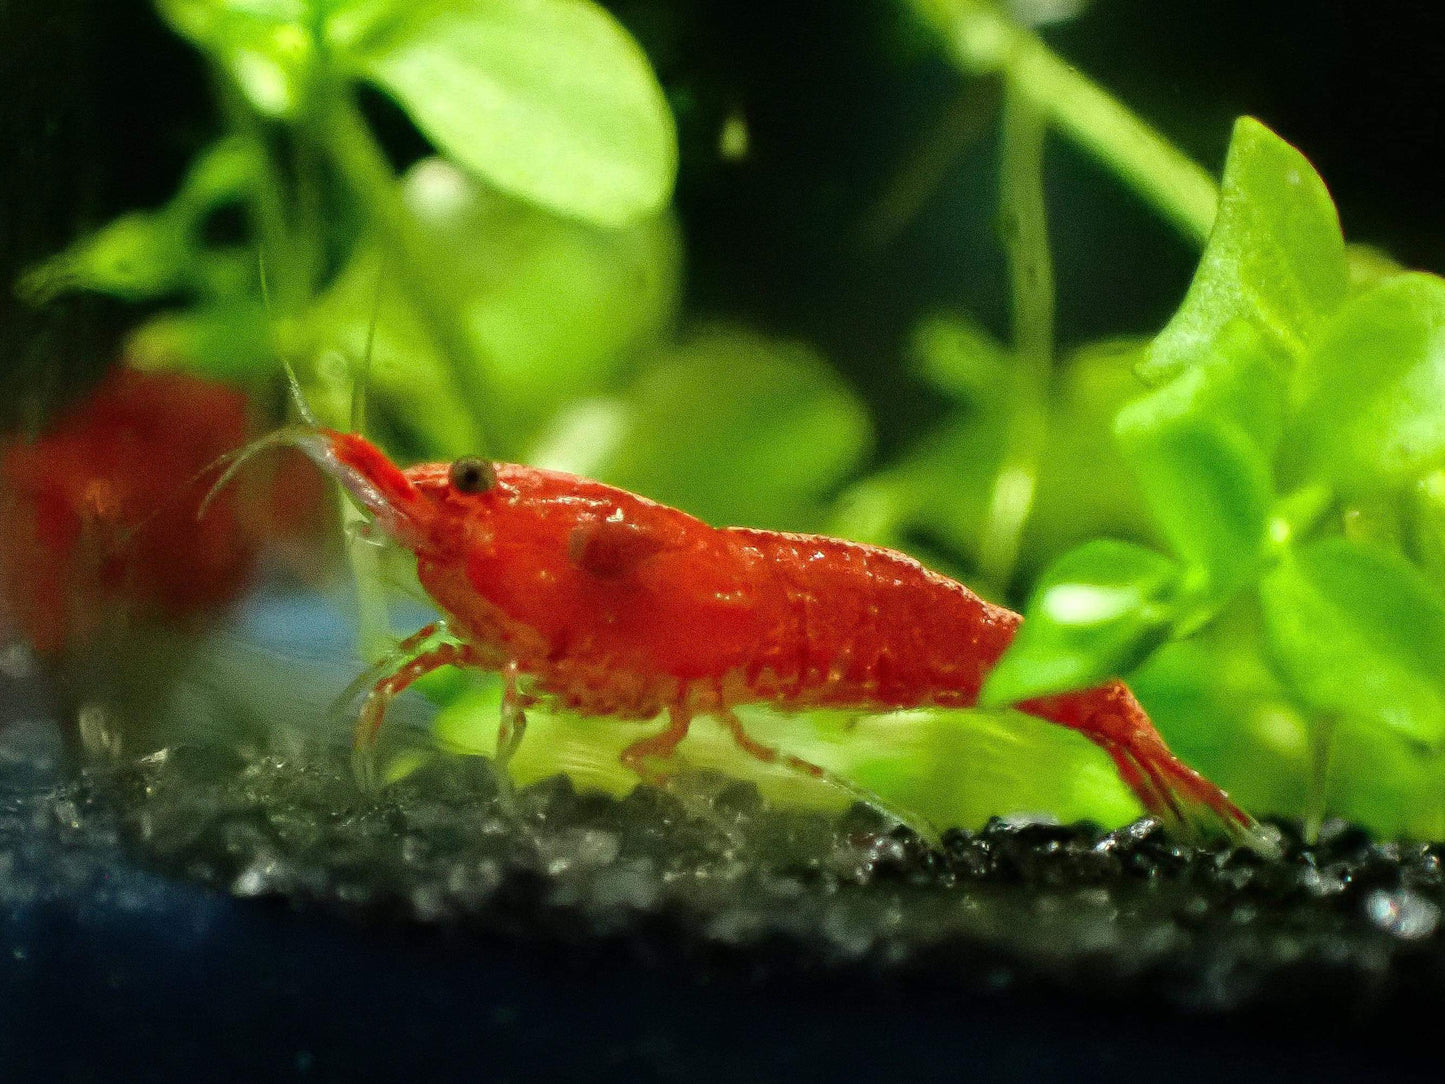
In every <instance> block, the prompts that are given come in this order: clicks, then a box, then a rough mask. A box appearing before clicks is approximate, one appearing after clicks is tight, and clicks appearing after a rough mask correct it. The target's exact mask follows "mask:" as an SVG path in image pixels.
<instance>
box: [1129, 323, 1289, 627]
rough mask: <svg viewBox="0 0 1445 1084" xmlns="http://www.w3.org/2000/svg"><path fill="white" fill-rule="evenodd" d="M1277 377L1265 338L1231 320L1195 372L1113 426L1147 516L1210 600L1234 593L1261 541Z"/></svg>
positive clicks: (1280, 414)
mask: <svg viewBox="0 0 1445 1084" xmlns="http://www.w3.org/2000/svg"><path fill="white" fill-rule="evenodd" d="M1281 368H1282V367H1281V364H1280V362H1279V360H1278V359H1277V358H1276V357H1275V356H1274V355H1273V353H1272V352H1271V350H1270V348H1269V345H1268V344H1267V343H1266V341H1265V340H1264V339H1263V337H1262V336H1261V335H1260V334H1259V333H1258V332H1257V331H1255V330H1254V328H1253V327H1252V326H1251V325H1249V324H1246V323H1245V322H1244V321H1242V320H1235V321H1232V322H1231V323H1230V324H1228V325H1226V326H1225V327H1224V328H1223V329H1222V330H1221V332H1220V334H1219V336H1218V338H1217V339H1216V340H1215V342H1214V345H1213V347H1212V349H1211V350H1210V351H1209V352H1208V353H1207V354H1205V355H1204V356H1202V357H1201V358H1200V359H1199V362H1198V363H1197V364H1196V365H1194V366H1193V367H1191V368H1189V369H1186V370H1184V371H1183V372H1181V373H1180V374H1179V375H1178V376H1176V377H1175V378H1174V379H1173V380H1172V381H1170V382H1169V383H1168V384H1166V385H1164V386H1163V387H1162V388H1160V389H1158V390H1157V391H1155V392H1152V393H1150V394H1149V395H1146V396H1144V397H1142V398H1140V399H1138V400H1136V401H1134V402H1133V403H1130V404H1129V405H1128V406H1126V407H1125V408H1124V409H1123V410H1121V411H1120V412H1119V417H1118V419H1117V421H1116V423H1115V435H1116V436H1117V437H1118V440H1119V443H1120V447H1121V448H1122V449H1123V451H1124V454H1125V457H1126V459H1127V460H1128V462H1129V464H1130V466H1131V467H1132V468H1133V469H1134V472H1135V474H1136V475H1137V477H1138V478H1139V482H1140V485H1141V487H1142V489H1143V492H1144V498H1145V500H1146V501H1147V503H1148V505H1149V508H1150V511H1151V512H1152V513H1153V515H1154V518H1155V520H1156V521H1157V523H1158V524H1159V527H1160V529H1161V530H1162V531H1163V533H1164V536H1165V537H1166V538H1167V539H1168V540H1169V544H1170V545H1171V547H1172V548H1173V549H1174V552H1175V553H1177V554H1178V555H1179V556H1180V557H1181V558H1183V559H1184V561H1185V563H1186V564H1188V565H1189V566H1190V567H1191V569H1192V570H1194V572H1195V573H1196V576H1197V577H1198V578H1199V579H1200V581H1201V586H1202V587H1203V589H1204V591H1205V594H1206V595H1207V596H1208V597H1209V598H1211V599H1215V600H1217V599H1219V598H1221V597H1223V596H1225V595H1227V594H1228V593H1229V592H1230V591H1232V590H1233V589H1234V588H1235V587H1237V586H1238V584H1239V583H1240V582H1241V581H1242V579H1243V578H1244V577H1245V576H1246V574H1247V573H1248V571H1249V569H1250V568H1251V567H1252V566H1253V563H1254V561H1255V558H1256V555H1257V553H1258V550H1259V546H1260V543H1261V542H1262V541H1263V538H1264V533H1265V526H1266V523H1267V521H1268V517H1269V511H1270V506H1271V504H1272V502H1273V497H1274V486H1273V478H1272V471H1271V458H1272V455H1273V451H1274V448H1275V445H1276V444H1277V443H1278V440H1279V434H1280V429H1281V427H1282V424H1283V418H1284V410H1285V383H1284V377H1283V373H1282V371H1281Z"/></svg>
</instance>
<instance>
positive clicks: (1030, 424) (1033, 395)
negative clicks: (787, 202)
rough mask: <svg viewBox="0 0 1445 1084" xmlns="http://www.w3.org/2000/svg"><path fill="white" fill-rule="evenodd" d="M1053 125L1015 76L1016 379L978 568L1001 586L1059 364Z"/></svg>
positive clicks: (1028, 497)
mask: <svg viewBox="0 0 1445 1084" xmlns="http://www.w3.org/2000/svg"><path fill="white" fill-rule="evenodd" d="M1047 134H1048V125H1047V123H1046V121H1045V119H1044V115H1043V113H1041V112H1040V111H1039V110H1038V108H1037V107H1036V105H1035V103H1034V102H1033V100H1032V99H1031V98H1029V97H1028V96H1027V95H1026V94H1024V93H1022V92H1021V90H1020V89H1019V88H1018V87H1017V86H1015V84H1014V82H1013V81H1012V80H1010V81H1009V82H1008V86H1007V88H1006V90H1005V92H1004V104H1003V132H1002V150H1001V159H1002V164H1001V168H1000V172H999V212H1000V219H1001V229H1002V231H1003V238H1004V247H1005V249H1006V250H1007V255H1008V264H1009V275H1010V279H1011V286H1012V293H1013V337H1014V343H1013V353H1014V358H1015V364H1014V367H1013V378H1014V387H1013V394H1012V395H1010V396H1009V398H1008V403H1009V408H1008V409H1009V417H1008V421H1007V425H1006V428H1005V436H1004V449H1003V458H1002V460H1001V462H1000V465H999V471H998V475H997V477H996V478H995V479H994V485H993V493H992V494H991V495H990V497H989V508H988V517H987V519H986V521H985V525H984V530H983V537H982V538H981V539H980V541H979V570H980V571H981V572H982V573H983V575H984V576H985V577H986V578H987V580H988V581H989V582H990V583H992V584H994V585H995V587H996V588H997V589H998V590H1000V591H1005V590H1006V589H1007V588H1008V585H1009V582H1010V581H1011V580H1012V578H1013V573H1014V569H1015V567H1016V566H1017V564H1018V555H1019V547H1020V544H1021V542H1022V539H1023V532H1024V526H1025V524H1026V523H1027V522H1028V517H1029V512H1030V511H1031V510H1032V508H1033V503H1034V494H1035V492H1036V491H1037V489H1038V473H1039V460H1040V459H1041V458H1042V456H1043V449H1044V442H1045V441H1046V440H1047V439H1048V416H1049V408H1048V402H1049V391H1050V387H1049V386H1050V384H1051V382H1052V379H1053V367H1054V267H1053V259H1052V257H1051V255H1050V253H1049V233H1048V208H1047V206H1046V204H1045V199H1044V139H1045V136H1046V135H1047Z"/></svg>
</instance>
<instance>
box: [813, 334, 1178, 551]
mask: <svg viewBox="0 0 1445 1084" xmlns="http://www.w3.org/2000/svg"><path fill="white" fill-rule="evenodd" d="M920 337H921V335H920ZM1141 349H1142V343H1140V342H1138V341H1133V340H1114V341H1104V342H1099V343H1093V344H1089V345H1087V346H1084V347H1082V348H1080V349H1079V350H1078V351H1076V352H1074V353H1073V354H1071V355H1070V356H1069V357H1068V358H1066V359H1065V360H1064V362H1063V364H1061V365H1060V367H1059V375H1058V379H1057V382H1056V385H1055V388H1054V391H1053V394H1052V395H1051V396H1050V401H1049V425H1048V436H1047V441H1046V443H1045V447H1044V449H1043V454H1042V456H1041V457H1040V460H1039V472H1038V489H1037V491H1036V492H1035V495H1034V505H1033V511H1032V513H1031V514H1030V516H1029V520H1028V523H1027V524H1026V526H1025V529H1024V537H1023V540H1022V547H1021V550H1020V563H1021V567H1023V568H1024V569H1035V570H1036V569H1039V568H1040V567H1041V566H1042V565H1043V564H1045V563H1046V562H1048V561H1051V560H1053V559H1054V558H1055V557H1057V556H1058V555H1059V554H1060V553H1062V552H1063V551H1065V550H1066V549H1068V548H1069V547H1071V546H1075V545H1078V544H1079V543H1081V542H1083V541H1085V540H1086V539H1089V538H1094V537H1098V536H1100V535H1124V536H1129V537H1147V536H1148V534H1149V530H1150V525H1149V522H1148V518H1147V516H1146V515H1145V511H1144V508H1143V506H1142V505H1141V503H1140V500H1139V493H1138V490H1137V487H1136V486H1135V485H1134V480H1133V479H1132V478H1131V477H1130V475H1129V470H1128V468H1127V467H1126V466H1125V463H1124V460H1123V458H1122V457H1121V455H1120V454H1119V451H1118V449H1117V447H1116V446H1115V442H1114V441H1113V440H1112V438H1111V428H1112V425H1113V421H1114V416H1115V415H1116V414H1117V413H1118V411H1119V408H1120V406H1121V405H1123V404H1124V403H1126V402H1128V401H1129V400H1130V399H1131V398H1132V397H1134V396H1135V395H1137V394H1138V392H1139V390H1140V387H1141V385H1140V382H1139V378H1138V377H1137V376H1136V375H1135V373H1134V367H1135V362H1136V361H1137V359H1138V355H1139V352H1140V350H1141ZM979 396H980V398H979V399H978V400H975V401H974V402H972V403H971V404H970V406H969V407H967V408H965V409H961V410H958V411H956V412H955V413H954V414H952V415H951V416H950V417H948V418H947V419H946V420H945V421H944V422H943V423H942V424H940V425H939V426H938V427H937V428H935V429H933V430H931V431H929V432H927V433H925V434H923V435H922V436H921V437H920V438H919V439H918V440H917V442H916V443H915V444H914V445H913V446H912V447H910V448H909V449H907V451H906V452H905V453H904V454H903V455H902V456H901V457H900V458H898V459H897V460H895V461H893V462H891V463H889V464H888V465H887V466H885V467H883V468H882V469H881V470H879V471H877V472H876V473H874V474H872V475H870V476H869V477H867V478H865V479H863V480H862V481H860V482H858V483H856V484H855V485H853V486H850V487H849V489H848V490H847V492H846V493H845V494H844V496H843V499H842V500H841V501H840V502H839V503H838V510H837V514H836V516H835V518H834V519H833V521H832V523H831V525H830V528H829V529H830V530H831V531H832V532H834V533H836V534H841V535H843V536H844V537H847V538H855V539H857V540H859V541H862V542H872V543H874V544H876V545H884V546H893V547H895V548H903V549H911V550H915V551H916V550H918V548H919V546H918V542H919V540H920V538H922V539H924V540H926V541H927V542H928V543H931V544H932V545H933V547H934V550H933V552H932V553H930V554H929V555H928V556H929V557H930V559H932V560H934V561H935V562H937V561H938V559H939V557H940V556H944V555H943V554H941V553H940V551H947V554H949V555H952V556H953V557H954V559H955V560H956V561H957V560H958V559H959V558H961V559H962V561H961V562H960V563H961V564H963V566H964V570H965V571H966V567H967V564H966V563H967V562H968V561H972V560H973V559H975V556H976V553H977V548H978V543H979V537H980V534H981V529H982V527H983V525H984V523H985V522H986V516H987V512H988V498H989V491H990V487H991V485H992V483H993V481H994V479H995V478H996V477H997V474H998V471H999V460H1000V453H1001V450H1002V448H1003V445H1004V427H1005V425H1006V422H1007V415H1006V412H1005V411H1003V410H1000V409H998V407H1001V406H1006V405H1007V404H1006V401H1004V400H1003V398H1002V397H1001V396H998V394H997V392H994V393H993V394H992V395H990V392H989V390H988V389H986V388H980V389H979Z"/></svg>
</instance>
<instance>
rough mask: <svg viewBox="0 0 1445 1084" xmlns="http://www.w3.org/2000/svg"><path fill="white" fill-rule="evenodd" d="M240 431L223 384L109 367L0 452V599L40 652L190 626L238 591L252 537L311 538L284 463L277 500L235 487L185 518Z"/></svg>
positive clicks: (304, 477) (241, 404)
mask: <svg viewBox="0 0 1445 1084" xmlns="http://www.w3.org/2000/svg"><path fill="white" fill-rule="evenodd" d="M248 428H249V427H248V410H247V400H246V397H245V395H244V394H243V393H242V392H241V391H239V390H237V389H235V388H232V387H228V386H226V385H223V384H218V383H215V382H213V381H208V380H203V379H200V378H198V377H194V376H190V375H187V374H183V373H170V372H140V371H136V370H133V369H128V368H117V369H115V370H113V371H112V372H111V373H109V374H108V375H107V376H106V377H105V378H104V380H102V382H101V383H100V384H99V385H98V386H97V387H96V388H95V389H94V390H93V391H92V393H91V394H89V395H88V396H86V397H85V398H84V399H82V400H80V401H79V402H77V403H75V404H74V405H72V406H71V407H70V408H69V409H67V410H65V411H63V412H62V413H61V414H60V415H59V416H58V417H57V418H56V419H55V421H54V423H53V424H52V425H51V426H49V427H48V429H47V430H46V431H45V432H44V433H43V434H42V435H41V436H40V437H39V438H38V439H36V440H34V441H27V440H25V439H23V438H19V437H16V438H12V439H10V440H9V441H8V442H6V443H5V444H3V445H0V595H3V597H4V600H5V602H6V604H7V608H8V610H9V611H10V618H11V620H12V621H13V622H14V624H15V625H16V627H17V631H18V632H19V633H20V634H21V635H22V636H23V637H24V638H25V639H26V640H27V641H28V642H29V643H30V645H31V646H32V647H33V648H34V649H35V651H36V652H37V653H38V654H40V655H41V656H46V657H53V656H56V655H59V654H61V653H64V652H67V651H70V650H74V649H79V648H83V647H85V646H86V645H87V644H88V643H89V642H91V641H92V640H93V639H94V638H95V637H96V636H97V635H98V634H99V633H100V632H101V631H102V630H103V629H107V628H123V627H125V625H126V624H128V623H129V622H132V621H155V622H161V623H169V624H181V625H186V624H190V623H193V622H195V621H196V620H199V619H200V618H202V617H203V616H204V615H206V614H208V613H211V612H213V611H214V610H216V609H217V608H218V607H221V606H223V605H224V604H225V603H227V602H229V601H230V600H232V599H234V598H235V597H236V596H237V595H238V594H239V593H240V592H241V590H242V588H243V587H244V585H245V584H246V582H247V580H248V578H249V576H250V574H251V572H252V569H253V567H254V565H255V559H256V556H257V553H258V549H259V547H260V544H261V542H262V540H263V539H264V538H266V537H271V536H275V535H276V534H278V533H281V534H292V533H293V532H309V533H314V531H315V529H316V525H317V523H318V518H317V515H316V511H317V509H319V508H320V507H322V505H321V501H322V496H323V495H322V494H321V492H320V491H319V489H318V487H317V485H316V484H315V474H314V472H313V471H302V472H298V471H296V462H295V461H292V462H290V463H288V464H285V465H283V466H282V467H281V468H280V471H278V473H277V474H275V475H273V477H275V478H277V479H281V478H283V477H284V479H285V480H286V481H287V482H288V483H289V484H290V485H291V486H292V487H293V488H291V489H290V490H288V491H287V492H286V493H285V494H284V496H283V497H282V499H281V500H279V501H278V500H277V499H276V498H275V497H274V496H262V497H261V498H260V499H258V497H257V495H256V492H255V491H254V490H250V491H238V492H236V493H231V494H226V495H223V496H222V497H221V498H219V499H218V500H217V501H216V502H215V504H214V506H213V508H212V510H211V512H210V514H209V515H207V516H206V517H205V519H203V520H200V521H198V520H197V517H196V512H197V508H198V506H199V503H200V499H201V496H202V494H203V493H204V487H203V486H201V485H198V484H196V483H197V479H196V475H197V474H198V472H201V471H203V470H204V469H205V468H206V467H207V466H208V465H210V464H211V463H213V462H215V460H216V459H217V458H218V457H219V456H221V455H222V454H224V453H225V452H227V451H229V450H231V449H233V448H235V447H236V446H237V445H239V444H241V443H243V442H244V441H245V440H246V439H247V437H248ZM282 472H284V475H283V473H282ZM275 484H277V483H273V486H274V485H275Z"/></svg>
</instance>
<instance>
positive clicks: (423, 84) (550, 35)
mask: <svg viewBox="0 0 1445 1084" xmlns="http://www.w3.org/2000/svg"><path fill="white" fill-rule="evenodd" d="M351 63H352V64H354V65H355V67H356V69H357V70H358V71H359V73H360V74H362V75H363V76H364V77H365V78H368V79H370V80H372V81H373V82H375V83H376V84H377V85H378V86H380V87H382V88H383V89H384V90H385V91H387V93H389V94H391V95H392V96H393V97H394V98H396V100H397V101H398V102H400V103H401V105H402V107H403V108H405V109H406V111H407V112H408V113H409V114H410V115H411V117H412V119H413V120H414V121H415V122H416V124H417V125H418V127H420V128H421V130H422V131H423V132H424V133H426V135H427V137H428V138H430V139H431V140H432V142H433V143H435V144H436V146H437V148H438V149H439V150H440V151H441V152H442V153H443V154H445V155H446V156H447V157H449V158H451V159H452V160H453V161H455V162H457V163H458V164H459V165H461V166H463V167H464V168H466V169H468V170H471V171H473V172H475V173H476V174H478V175H480V176H482V177H485V178H486V179H487V180H489V181H491V182H492V183H493V184H495V185H497V186H498V187H500V188H502V189H504V190H506V191H508V192H510V193H512V194H514V195H516V196H519V197H521V198H522V199H525V200H528V201H529V202H532V203H536V204H539V205H541V206H543V207H546V208H549V209H551V210H553V211H556V212H558V213H560V214H564V215H568V216H572V217H575V218H580V219H584V220H586V221H589V222H593V223H597V224H599V225H622V224H625V223H628V222H631V221H633V220H635V219H637V218H640V217H643V216H645V215H648V214H651V213H653V212H656V211H658V210H659V209H660V208H662V207H663V206H664V205H665V204H666V203H667V202H668V200H669V199H670V197H671V194H672V184H673V180H674V177H675V175H676V172H677V135H676V131H675V129H674V126H673V120H672V114H671V112H670V111H669V109H668V106H667V101H666V99H665V98H664V97H663V93H662V88H661V87H660V86H659V85H658V83H657V79H656V77H655V76H654V75H653V72H652V68H651V67H650V65H649V64H648V61H647V57H646V56H645V55H644V54H643V52H642V50H641V49H640V48H639V47H638V46H637V43H636V42H634V41H633V40H632V38H630V37H629V36H628V35H627V32H626V31H625V30H623V29H622V27H621V26H619V25H618V23H617V22H616V21H615V20H614V19H613V18H612V16H611V15H609V14H608V13H607V12H606V11H604V10H603V9H602V8H601V7H599V6H597V5H596V4H594V3H591V2H589V0H467V2H454V3H437V2H431V3H418V4H415V5H412V6H409V7H405V8H402V9H401V10H400V11H399V12H398V13H397V14H396V16H395V17H394V18H392V19H390V20H387V21H384V22H383V23H382V25H381V26H379V27H378V28H377V30H376V31H375V32H374V33H371V34H369V35H367V36H365V37H364V38H362V39H361V40H359V41H358V42H357V43H356V46H355V52H354V55H353V56H352V57H351Z"/></svg>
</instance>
